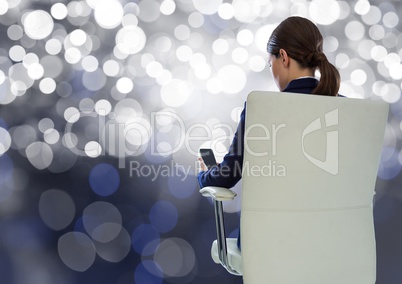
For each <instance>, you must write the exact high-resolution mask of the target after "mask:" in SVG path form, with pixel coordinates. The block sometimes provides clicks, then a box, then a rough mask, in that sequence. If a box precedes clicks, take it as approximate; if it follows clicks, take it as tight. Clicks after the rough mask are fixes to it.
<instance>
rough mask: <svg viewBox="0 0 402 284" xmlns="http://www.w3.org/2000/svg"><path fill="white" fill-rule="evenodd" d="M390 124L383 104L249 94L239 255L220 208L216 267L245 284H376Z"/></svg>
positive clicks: (226, 195)
mask: <svg viewBox="0 0 402 284" xmlns="http://www.w3.org/2000/svg"><path fill="white" fill-rule="evenodd" d="M387 116H388V105H387V104H386V103H384V102H382V101H372V100H361V99H349V98H340V97H326V96H316V95H302V94H294V93H293V94H292V93H275V92H252V93H251V94H250V95H249V96H248V99H247V110H246V132H245V137H246V138H245V150H244V163H243V176H242V179H243V187H242V206H241V226H240V230H241V248H242V251H241V252H240V251H239V250H238V249H237V246H236V239H226V236H225V228H224V218H223V208H222V201H224V200H231V199H233V198H235V196H236V194H235V193H234V192H232V191H231V190H230V189H226V188H219V187H205V188H202V189H201V190H200V192H201V193H202V194H203V195H204V196H207V197H211V198H213V200H214V204H215V213H216V221H217V240H216V241H215V242H214V243H213V245H212V249H211V250H212V251H211V253H212V258H213V259H214V261H215V262H217V263H221V264H222V265H223V266H224V267H225V268H226V269H227V270H228V271H229V272H230V273H232V274H235V275H243V280H244V283H246V284H262V283H272V284H281V283H284V284H374V283H375V280H376V250H375V236H374V223H373V211H372V200H373V195H374V186H375V181H376V176H377V170H378V165H379V159H380V154H381V149H382V143H383V138H384V131H385V126H386V121H387Z"/></svg>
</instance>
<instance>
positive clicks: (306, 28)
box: [267, 17, 341, 96]
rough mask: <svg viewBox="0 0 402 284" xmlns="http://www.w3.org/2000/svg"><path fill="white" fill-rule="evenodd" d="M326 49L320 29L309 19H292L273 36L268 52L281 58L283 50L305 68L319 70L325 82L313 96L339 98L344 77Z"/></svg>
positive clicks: (283, 23) (275, 31)
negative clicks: (326, 52) (329, 58)
mask: <svg viewBox="0 0 402 284" xmlns="http://www.w3.org/2000/svg"><path fill="white" fill-rule="evenodd" d="M322 45H323V38H322V35H321V33H320V31H319V30H318V28H317V26H316V25H314V24H313V23H312V22H311V21H309V20H307V19H305V18H301V17H289V18H287V19H286V20H284V21H283V22H282V23H281V24H280V25H279V26H278V27H277V28H276V29H275V30H274V31H273V32H272V35H271V37H270V38H269V40H268V44H267V51H268V53H270V54H272V55H275V56H278V54H279V50H280V49H281V48H282V49H284V50H286V52H287V53H288V55H289V57H290V58H293V59H294V60H296V61H297V62H298V63H299V64H300V66H301V67H302V68H311V69H313V70H315V69H316V68H318V69H319V70H320V73H321V78H320V82H319V83H318V85H317V87H316V88H315V89H314V90H313V94H319V95H328V96H337V95H338V91H339V86H340V81H341V79H340V75H339V72H338V70H337V69H336V68H335V66H334V65H332V64H331V63H330V62H329V61H328V59H327V57H326V56H325V54H324V53H323V47H322Z"/></svg>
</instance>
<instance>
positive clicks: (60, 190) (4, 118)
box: [0, 0, 402, 284]
mask: <svg viewBox="0 0 402 284" xmlns="http://www.w3.org/2000/svg"><path fill="white" fill-rule="evenodd" d="M401 6H402V5H401V1H399V0H395V1H380V0H375V1H368V0H359V1H335V0H312V1H306V0H275V1H270V0H233V1H223V0H213V1H212V0H193V1H190V0H142V1H124V0H120V1H117V0H86V1H57V0H37V1H29V0H9V1H6V0H0V34H1V36H0V39H1V40H0V277H1V283H16V284H19V283H21V284H22V283H24V284H26V283H32V284H34V283H35V284H36V283H40V284H48V283H49V284H50V283H51V284H53V283H60V284H69V283H74V284H79V283H118V284H123V283H141V284H142V283H233V281H234V280H236V279H235V278H234V277H233V276H230V275H228V274H227V273H226V272H225V271H224V270H223V269H222V268H221V267H220V266H218V265H215V264H214V263H212V260H211V258H210V254H209V251H210V245H211V242H212V241H213V239H214V238H215V231H214V230H215V229H214V228H215V225H214V220H213V210H212V207H211V203H210V202H208V200H206V199H204V198H202V197H201V196H200V195H199V194H198V185H197V182H196V179H195V173H196V172H197V169H196V166H197V164H196V163H195V160H196V155H197V150H198V148H199V147H200V146H211V147H212V148H214V150H215V152H216V154H217V155H218V158H221V157H222V155H223V154H224V152H225V150H226V149H227V147H228V145H229V142H230V137H231V135H233V132H234V131H235V129H236V125H237V121H238V117H239V113H240V111H241V109H242V107H243V103H244V100H245V99H246V96H247V94H248V93H249V92H250V91H252V90H256V89H258V90H276V87H275V85H274V82H273V80H272V77H271V75H270V72H269V68H268V67H267V65H266V62H267V54H266V52H265V47H266V42H267V39H268V37H269V35H270V34H271V31H272V30H273V28H275V27H276V25H277V24H278V23H279V22H281V21H282V20H283V19H284V18H286V17H287V16H290V15H301V16H304V17H307V18H310V19H311V20H313V21H314V22H315V23H316V24H317V25H318V26H319V28H320V30H321V31H322V33H323V36H324V38H325V43H324V49H325V52H326V54H327V56H328V58H329V60H330V61H331V62H333V63H334V64H335V65H336V66H337V67H338V69H339V70H340V73H341V76H342V85H341V90H340V93H342V94H344V95H346V96H348V97H353V98H364V99H373V100H384V101H386V102H388V103H390V104H391V112H390V117H389V121H388V126H387V130H386V137H385V143H384V151H383V155H382V158H381V165H380V169H379V173H378V182H377V188H376V191H377V195H376V198H375V222H376V223H375V225H376V237H377V246H378V250H377V254H378V282H377V283H378V284H393V283H395V284H396V283H398V284H400V283H402V269H401V267H402V228H401V225H402V223H401V217H402V207H401V180H402V174H401V167H402V154H401V153H402V152H401V144H402V143H401V142H402V133H401V130H402V122H401V120H402V103H401V87H402V85H401V83H402V64H401V58H402V22H401V19H400V15H401V12H402V7H401ZM239 189H240V185H238V186H236V188H235V190H236V191H237V192H239V193H240V190H239ZM239 201H240V198H238V199H237V200H236V201H235V202H232V203H227V204H225V211H227V212H228V214H227V216H226V217H227V230H228V233H229V235H231V236H236V235H237V223H238V220H239V213H238V211H239V208H240V202H239ZM239 282H240V281H238V283H239Z"/></svg>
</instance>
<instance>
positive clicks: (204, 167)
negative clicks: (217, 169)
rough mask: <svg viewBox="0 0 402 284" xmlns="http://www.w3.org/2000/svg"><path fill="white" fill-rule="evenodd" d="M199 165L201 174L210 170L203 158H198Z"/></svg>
mask: <svg viewBox="0 0 402 284" xmlns="http://www.w3.org/2000/svg"><path fill="white" fill-rule="evenodd" d="M198 165H199V167H198V168H199V169H200V172H202V171H206V170H208V168H207V166H206V165H205V163H204V160H203V159H202V158H201V157H198Z"/></svg>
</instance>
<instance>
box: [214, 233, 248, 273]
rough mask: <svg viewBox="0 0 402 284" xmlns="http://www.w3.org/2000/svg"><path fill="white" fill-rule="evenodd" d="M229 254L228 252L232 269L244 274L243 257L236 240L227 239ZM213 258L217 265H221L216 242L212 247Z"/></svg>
mask: <svg viewBox="0 0 402 284" xmlns="http://www.w3.org/2000/svg"><path fill="white" fill-rule="evenodd" d="M226 245H227V252H228V262H229V266H230V268H231V269H233V270H236V271H237V272H238V273H239V274H243V261H242V257H241V252H240V250H239V248H238V247H237V239H236V238H227V239H226ZM211 256H212V259H213V260H214V262H215V263H217V264H220V263H221V262H220V260H219V253H218V243H217V241H216V240H215V241H214V242H213V243H212V247H211Z"/></svg>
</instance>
